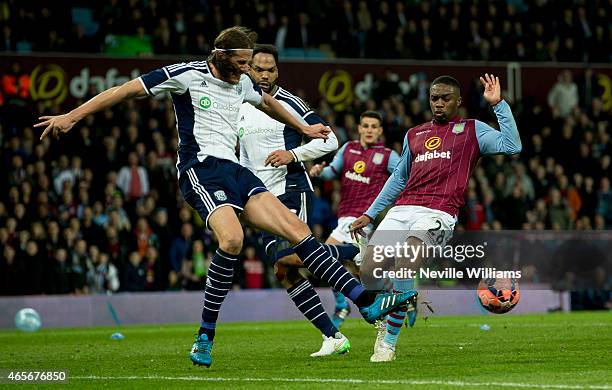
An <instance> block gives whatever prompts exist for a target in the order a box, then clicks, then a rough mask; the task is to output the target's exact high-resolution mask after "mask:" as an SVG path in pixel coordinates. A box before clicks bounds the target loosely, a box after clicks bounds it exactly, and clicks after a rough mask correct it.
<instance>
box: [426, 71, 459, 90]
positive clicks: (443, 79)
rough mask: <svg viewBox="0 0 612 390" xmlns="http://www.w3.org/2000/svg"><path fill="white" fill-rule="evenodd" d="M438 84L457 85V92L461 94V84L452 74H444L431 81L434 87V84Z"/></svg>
mask: <svg viewBox="0 0 612 390" xmlns="http://www.w3.org/2000/svg"><path fill="white" fill-rule="evenodd" d="M437 84H444V85H450V86H451V87H455V88H457V93H459V94H460V95H461V86H460V85H459V81H457V79H456V78H454V77H452V76H447V75H444V76H440V77H436V79H435V80H434V81H432V82H431V86H432V87H433V86H434V85H437Z"/></svg>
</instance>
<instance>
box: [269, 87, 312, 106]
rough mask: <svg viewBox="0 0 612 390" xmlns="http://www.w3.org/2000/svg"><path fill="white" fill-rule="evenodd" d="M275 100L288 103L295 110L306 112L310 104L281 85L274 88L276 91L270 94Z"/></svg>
mask: <svg viewBox="0 0 612 390" xmlns="http://www.w3.org/2000/svg"><path fill="white" fill-rule="evenodd" d="M272 97H274V98H275V99H276V100H278V101H281V102H284V103H287V104H289V105H290V106H291V107H293V108H294V109H295V110H296V111H298V112H300V111H303V112H308V111H311V109H310V106H309V105H308V103H306V102H305V101H304V100H303V99H302V98H300V97H299V96H297V95H294V94H293V93H291V92H289V91H287V90H286V89H284V88H283V87H281V86H278V87H277V88H276V91H275V92H274V94H273V95H272Z"/></svg>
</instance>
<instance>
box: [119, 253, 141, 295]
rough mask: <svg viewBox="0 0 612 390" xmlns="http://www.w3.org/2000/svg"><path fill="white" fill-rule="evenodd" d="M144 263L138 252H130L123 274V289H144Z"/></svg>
mask: <svg viewBox="0 0 612 390" xmlns="http://www.w3.org/2000/svg"><path fill="white" fill-rule="evenodd" d="M146 273H147V272H146V265H145V264H144V263H143V262H142V257H141V256H140V254H138V252H132V253H130V259H129V262H128V264H127V266H126V269H125V273H124V276H123V283H122V284H121V285H122V287H123V291H132V292H134V291H144V289H145V284H146V281H147V275H146Z"/></svg>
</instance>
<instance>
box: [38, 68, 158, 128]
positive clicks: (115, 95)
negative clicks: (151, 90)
mask: <svg viewBox="0 0 612 390" xmlns="http://www.w3.org/2000/svg"><path fill="white" fill-rule="evenodd" d="M146 95H147V93H146V92H145V90H144V87H143V86H142V83H141V82H140V81H139V80H138V79H134V80H130V81H128V82H127V83H125V84H123V85H121V86H117V87H112V88H109V89H107V90H106V91H103V92H101V93H99V94H98V95H96V96H94V97H93V98H91V99H90V100H88V101H87V102H85V103H83V104H82V105H80V106H79V107H77V108H75V109H74V110H72V111H70V112H68V113H66V114H63V115H54V116H41V117H40V118H38V119H39V120H40V121H41V122H39V123H37V124H35V125H34V127H44V128H45V130H44V131H43V133H42V134H41V135H40V139H41V140H42V139H43V138H45V137H46V136H47V135H49V133H52V134H53V136H54V137H55V138H58V137H59V134H60V133H67V132H69V131H70V129H72V127H73V126H74V125H75V124H76V123H77V122H78V121H80V120H81V119H83V118H85V117H86V116H87V115H90V114H93V113H96V112H98V111H101V110H104V109H106V108H109V107H112V106H114V105H115V104H117V103H119V102H122V101H124V100H127V99H130V98H133V97H141V96H146Z"/></svg>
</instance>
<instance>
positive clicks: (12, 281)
mask: <svg viewBox="0 0 612 390" xmlns="http://www.w3.org/2000/svg"><path fill="white" fill-rule="evenodd" d="M0 254H1V255H2V257H1V258H0V292H1V293H0V294H1V295H21V294H24V293H25V291H24V289H25V288H26V284H25V282H26V280H27V279H26V275H27V274H26V268H25V264H24V262H23V261H21V260H20V259H18V258H17V257H16V256H15V255H16V252H15V249H13V247H11V246H9V245H5V246H4V250H3V251H2V253H0Z"/></svg>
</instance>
